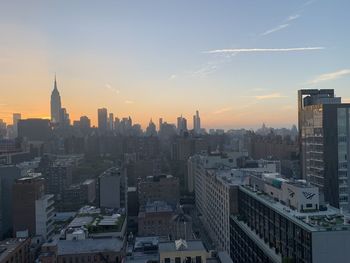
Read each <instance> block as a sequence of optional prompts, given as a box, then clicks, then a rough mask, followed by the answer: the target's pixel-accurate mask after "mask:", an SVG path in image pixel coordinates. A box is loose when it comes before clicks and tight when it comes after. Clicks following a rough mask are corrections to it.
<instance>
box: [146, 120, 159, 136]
mask: <svg viewBox="0 0 350 263" xmlns="http://www.w3.org/2000/svg"><path fill="white" fill-rule="evenodd" d="M156 135H157V130H156V125H155V124H154V122H153V121H152V119H151V120H150V122H149V124H148V126H147V128H146V136H156Z"/></svg>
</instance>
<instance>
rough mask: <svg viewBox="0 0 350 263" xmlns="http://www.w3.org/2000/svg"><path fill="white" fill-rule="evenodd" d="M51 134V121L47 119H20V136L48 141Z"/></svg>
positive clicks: (32, 139)
mask: <svg viewBox="0 0 350 263" xmlns="http://www.w3.org/2000/svg"><path fill="white" fill-rule="evenodd" d="M50 136H51V127H50V121H49V120H46V119H25V120H19V121H18V137H21V138H26V139H27V140H28V141H47V140H48V139H49V138H50Z"/></svg>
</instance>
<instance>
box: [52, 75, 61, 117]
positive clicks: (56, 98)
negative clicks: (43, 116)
mask: <svg viewBox="0 0 350 263" xmlns="http://www.w3.org/2000/svg"><path fill="white" fill-rule="evenodd" d="M60 115H61V96H60V93H59V92H58V89H57V81H56V76H55V81H54V87H53V91H52V93H51V122H52V123H59V122H60Z"/></svg>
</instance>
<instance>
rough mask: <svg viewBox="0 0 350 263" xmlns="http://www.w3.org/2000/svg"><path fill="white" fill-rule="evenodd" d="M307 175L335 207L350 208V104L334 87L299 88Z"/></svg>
mask: <svg viewBox="0 0 350 263" xmlns="http://www.w3.org/2000/svg"><path fill="white" fill-rule="evenodd" d="M298 105H299V112H298V117H299V134H300V152H301V166H302V174H303V178H304V179H306V180H307V181H309V182H310V183H312V184H313V185H316V186H318V187H319V188H320V191H321V192H322V193H323V194H324V199H325V201H326V202H327V203H330V204H331V205H332V206H335V207H338V208H343V209H346V210H350V204H349V197H350V188H349V186H350V184H349V177H348V169H349V168H348V167H350V159H349V158H348V156H350V144H349V142H350V120H349V118H350V104H346V103H341V98H340V97H335V95H334V90H329V89H327V90H317V89H312V90H299V92H298Z"/></svg>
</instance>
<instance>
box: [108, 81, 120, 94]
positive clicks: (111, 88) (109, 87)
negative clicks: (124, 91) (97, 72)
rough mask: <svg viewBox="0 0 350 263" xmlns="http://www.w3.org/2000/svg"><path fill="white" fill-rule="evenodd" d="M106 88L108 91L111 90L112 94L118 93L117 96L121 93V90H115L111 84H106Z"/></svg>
mask: <svg viewBox="0 0 350 263" xmlns="http://www.w3.org/2000/svg"><path fill="white" fill-rule="evenodd" d="M105 87H106V89H109V90H110V91H112V92H114V93H116V94H119V93H120V90H118V89H115V88H113V87H112V85H111V84H109V83H106V84H105Z"/></svg>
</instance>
